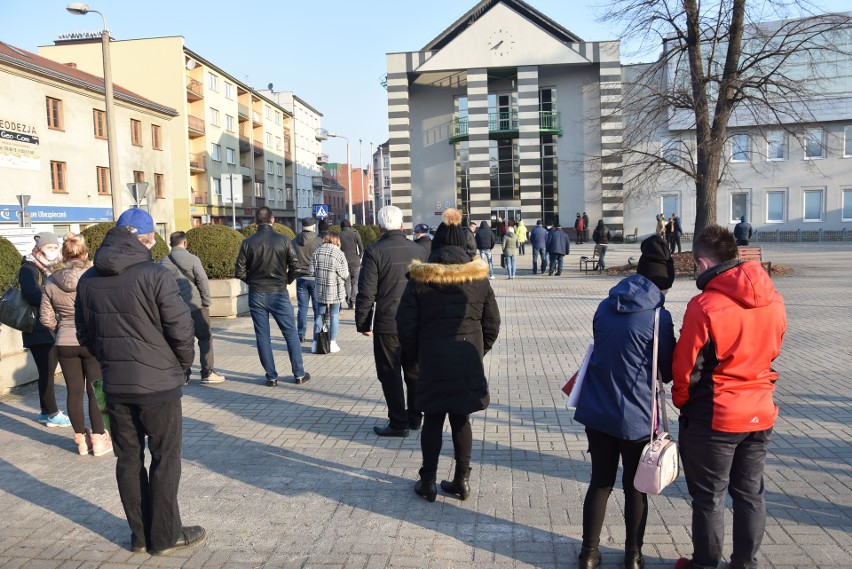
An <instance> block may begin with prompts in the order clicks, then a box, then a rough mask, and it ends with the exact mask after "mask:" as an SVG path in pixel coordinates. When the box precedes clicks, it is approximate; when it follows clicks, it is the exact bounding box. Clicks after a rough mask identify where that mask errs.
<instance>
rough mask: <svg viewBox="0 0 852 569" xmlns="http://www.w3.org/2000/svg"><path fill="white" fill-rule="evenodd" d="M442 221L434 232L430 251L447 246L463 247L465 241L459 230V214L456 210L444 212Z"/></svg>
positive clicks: (450, 209)
mask: <svg viewBox="0 0 852 569" xmlns="http://www.w3.org/2000/svg"><path fill="white" fill-rule="evenodd" d="M443 219H444V220H443V221H442V222H441V224H440V225H439V226H438V229H437V230H436V231H435V236H434V237H433V238H432V249H438V248H440V247H444V246H447V245H450V246H455V247H464V246H465V245H466V244H467V239H466V238H465V236H464V231H463V230H462V228H461V225H459V224H460V223H461V214H460V213H459V211H458V210H457V209H453V208H449V209H447V210H445V211H444V216H443Z"/></svg>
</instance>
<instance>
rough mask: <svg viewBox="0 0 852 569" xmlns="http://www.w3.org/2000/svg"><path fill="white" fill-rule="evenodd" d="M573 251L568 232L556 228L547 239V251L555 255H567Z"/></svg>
mask: <svg viewBox="0 0 852 569" xmlns="http://www.w3.org/2000/svg"><path fill="white" fill-rule="evenodd" d="M569 251H571V243H570V240H569V239H568V234H567V233H565V232H564V231H562V230H561V229H556V228H554V230H553V231H551V232H550V236H549V237H548V239H547V252H548V253H553V254H555V255H567V254H568V253H569Z"/></svg>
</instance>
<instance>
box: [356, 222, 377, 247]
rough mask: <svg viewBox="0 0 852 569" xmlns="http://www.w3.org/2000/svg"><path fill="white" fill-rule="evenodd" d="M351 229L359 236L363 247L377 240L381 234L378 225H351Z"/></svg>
mask: <svg viewBox="0 0 852 569" xmlns="http://www.w3.org/2000/svg"><path fill="white" fill-rule="evenodd" d="M352 229H354V230H355V231H357V232H358V234H359V235H360V236H361V241H363V242H364V248H365V249H366V248H367V247H369V246H370V245H372V244H373V243H375V242H376V241H378V240H379V237H380V236H381V233H380V231H379V226H378V225H353V226H352Z"/></svg>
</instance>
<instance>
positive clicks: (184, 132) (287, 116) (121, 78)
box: [39, 36, 295, 229]
mask: <svg viewBox="0 0 852 569" xmlns="http://www.w3.org/2000/svg"><path fill="white" fill-rule="evenodd" d="M110 49H111V57H112V70H113V77H114V79H115V81H116V82H117V83H120V84H126V86H127V87H128V88H131V89H134V90H135V91H137V92H139V93H141V94H143V95H145V96H147V97H151V98H152V99H154V100H157V101H161V102H163V103H164V104H167V105H169V106H171V107H174V108H175V109H177V112H178V116H177V117H176V118H175V120H174V121H173V122H174V123H175V124H174V128H173V129H172V130H171V132H170V136H171V140H170V147H171V149H172V152H171V155H170V157H171V160H172V171H173V172H174V177H175V191H174V196H175V198H174V202H175V203H174V210H175V223H176V225H177V227H178V228H181V229H186V228H188V227H193V226H197V225H200V224H202V223H220V224H227V225H236V226H237V227H241V226H243V225H246V224H249V223H252V222H253V219H254V214H255V212H256V210H257V208H259V207H262V206H268V207H270V208H272V209H273V211H275V213H276V217H278V218H279V219H280V220H281V221H282V222H285V221H287V220H290V221H291V222H292V220H293V219H294V217H295V202H294V199H293V190H292V188H293V181H292V175H291V177H290V178H288V177H287V175H286V172H287V169H288V165H289V166H290V170H292V162H293V156H292V146H291V145H292V134H291V133H292V129H293V121H292V119H293V115H292V113H291V112H290V111H288V110H287V109H285V108H284V107H282V106H281V105H280V104H278V103H277V102H275V101H273V100H271V99H270V98H269V97H267V96H265V95H263V94H261V93H260V92H259V91H257V90H255V89H253V88H251V87H250V86H248V85H247V84H245V83H244V82H242V81H240V80H238V79H236V78H235V77H234V76H233V75H231V74H229V73H228V72H226V71H225V70H223V69H221V68H220V67H218V66H217V65H215V64H214V63H212V62H211V61H209V60H207V59H206V58H204V57H202V56H201V55H200V54H198V53H195V52H193V51H192V50H190V49H189V48H188V47H186V45H185V44H184V39H183V38H182V37H179V36H172V37H161V38H142V39H131V40H120V41H113V42H112V43H111V44H110ZM100 50H101V47H100V42H90V41H79V40H72V41H62V40H60V41H57V42H55V44H54V45H51V46H42V47H40V48H39V52H40V53H41V54H42V55H44V56H46V57H50V58H53V59H57V60H61V61H67V62H74V63H75V64H76V65H77V66H78V68H80V69H83V70H86V71H90V72H92V73H95V72H96V71H95V70H97V69H98V68H99V66H101V65H102V60H101V51H100ZM232 196H233V198H234V199H233V200H232ZM291 224H292V223H291Z"/></svg>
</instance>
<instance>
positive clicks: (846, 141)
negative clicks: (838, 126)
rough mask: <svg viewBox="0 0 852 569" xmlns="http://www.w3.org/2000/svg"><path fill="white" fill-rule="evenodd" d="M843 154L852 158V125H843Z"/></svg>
mask: <svg viewBox="0 0 852 569" xmlns="http://www.w3.org/2000/svg"><path fill="white" fill-rule="evenodd" d="M843 156H844V157H845V158H852V126H846V127H843Z"/></svg>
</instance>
